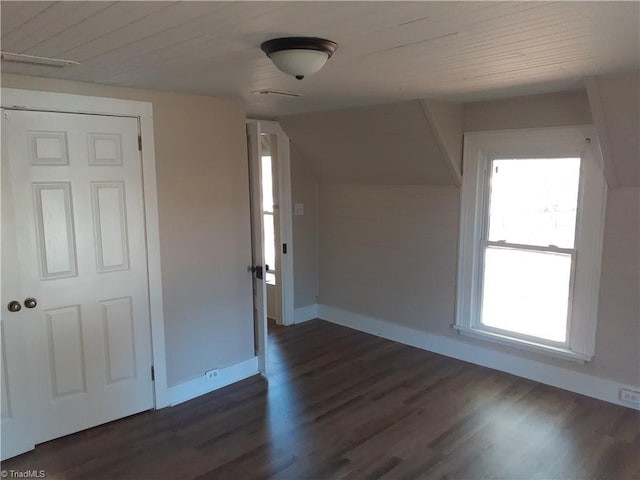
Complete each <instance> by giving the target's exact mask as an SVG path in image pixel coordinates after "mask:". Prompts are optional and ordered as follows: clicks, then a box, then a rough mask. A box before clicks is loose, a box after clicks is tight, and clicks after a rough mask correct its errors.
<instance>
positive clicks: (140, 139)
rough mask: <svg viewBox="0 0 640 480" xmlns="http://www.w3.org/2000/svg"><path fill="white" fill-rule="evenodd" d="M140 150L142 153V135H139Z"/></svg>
mask: <svg viewBox="0 0 640 480" xmlns="http://www.w3.org/2000/svg"><path fill="white" fill-rule="evenodd" d="M138 150H139V151H142V135H138Z"/></svg>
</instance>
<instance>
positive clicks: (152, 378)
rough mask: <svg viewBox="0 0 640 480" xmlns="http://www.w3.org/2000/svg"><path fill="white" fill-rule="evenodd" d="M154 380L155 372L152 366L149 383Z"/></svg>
mask: <svg viewBox="0 0 640 480" xmlns="http://www.w3.org/2000/svg"><path fill="white" fill-rule="evenodd" d="M155 379H156V371H155V370H154V368H153V365H151V381H152V382H153V381H155Z"/></svg>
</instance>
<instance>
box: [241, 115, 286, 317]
mask: <svg viewBox="0 0 640 480" xmlns="http://www.w3.org/2000/svg"><path fill="white" fill-rule="evenodd" d="M247 123H256V124H257V126H258V131H259V133H267V134H271V135H275V136H276V138H277V147H278V148H277V152H278V161H277V162H276V164H277V167H278V182H277V183H278V192H274V193H275V194H276V195H275V200H276V202H277V204H278V205H279V216H280V243H281V244H280V245H278V246H277V248H279V249H280V250H279V251H280V270H281V273H280V279H281V285H280V292H281V294H280V295H281V309H280V311H281V314H282V325H293V324H294V323H295V319H294V291H293V286H294V277H293V207H292V202H291V157H290V153H289V137H288V136H287V134H286V133H284V130H283V129H282V127H281V126H280V124H279V123H278V122H273V121H267V120H254V119H247ZM283 245H286V246H287V253H286V254H283V253H282V246H283Z"/></svg>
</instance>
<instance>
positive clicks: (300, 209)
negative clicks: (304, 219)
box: [293, 203, 304, 216]
mask: <svg viewBox="0 0 640 480" xmlns="http://www.w3.org/2000/svg"><path fill="white" fill-rule="evenodd" d="M293 214H294V215H297V216H300V215H304V203H296V204H295V205H294V206H293Z"/></svg>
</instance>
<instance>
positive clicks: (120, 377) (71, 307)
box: [2, 111, 153, 456]
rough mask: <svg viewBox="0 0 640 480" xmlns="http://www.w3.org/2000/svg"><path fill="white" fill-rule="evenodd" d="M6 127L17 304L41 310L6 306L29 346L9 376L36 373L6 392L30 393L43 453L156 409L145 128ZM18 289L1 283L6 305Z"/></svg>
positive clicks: (133, 123)
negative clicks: (78, 434) (59, 441)
mask: <svg viewBox="0 0 640 480" xmlns="http://www.w3.org/2000/svg"><path fill="white" fill-rule="evenodd" d="M3 122H4V126H3V130H4V129H6V132H7V136H6V138H7V150H8V152H7V153H8V157H9V169H10V172H9V176H10V181H11V186H12V190H13V195H12V198H11V200H12V207H13V208H12V210H13V213H14V215H15V227H11V226H10V225H9V228H14V229H15V235H16V238H17V254H18V260H19V262H18V263H19V270H20V278H19V279H18V278H16V279H15V284H16V285H18V284H19V283H20V288H19V290H20V292H19V293H18V292H16V293H15V294H14V295H17V296H18V297H19V298H18V300H20V301H23V300H24V299H25V298H27V297H33V298H35V299H37V306H36V307H34V308H32V309H27V308H24V307H23V309H22V310H21V311H20V312H17V313H15V314H12V313H9V312H7V309H6V305H3V308H4V310H3V315H2V317H3V323H5V322H4V319H5V318H7V319H8V318H11V315H15V316H16V317H17V316H18V315H20V316H21V322H22V327H23V329H24V334H25V338H24V340H25V343H26V348H25V350H24V353H23V355H19V354H17V355H11V356H9V357H7V358H6V359H5V360H6V365H7V367H9V369H10V368H11V367H12V362H25V363H26V364H27V365H28V366H29V372H30V373H29V375H28V376H27V378H22V379H18V378H11V375H7V380H6V381H7V383H8V390H9V391H10V390H11V388H12V386H13V384H14V383H15V384H16V385H18V384H28V385H29V386H30V388H31V391H32V392H33V398H32V410H33V411H32V420H33V421H32V430H33V431H32V434H33V439H34V442H35V443H40V442H43V441H46V440H50V439H52V438H56V437H59V436H62V435H66V434H69V433H72V432H75V431H78V430H82V429H85V428H89V427H92V426H95V425H98V424H101V423H104V422H108V421H111V420H114V419H117V418H121V417H124V416H127V415H131V414H133V413H137V412H140V411H143V410H147V409H150V408H152V407H153V392H152V380H151V338H150V320H149V298H148V283H147V264H146V261H147V260H146V259H147V256H146V249H145V230H144V224H145V223H144V205H143V195H142V167H141V158H140V152H139V150H138V124H137V120H136V119H133V118H123V117H106V116H97V115H79V114H65V113H48V112H23V111H6V112H5V118H4V119H3ZM2 161H3V166H4V162H6V161H7V159H6V158H3V160H2ZM3 210H4V206H3ZM3 213H4V211H3ZM2 226H3V230H4V228H5V219H4V215H3V225H2ZM3 255H4V245H3ZM3 273H4V272H3ZM11 281H12V280H11V279H8V278H6V277H4V278H3V302H4V300H5V295H4V290H5V287H4V285H5V284H6V282H11ZM13 290H17V289H16V288H14V289H13ZM9 400H10V397H9ZM3 427H4V424H3ZM3 437H4V435H3ZM5 441H6V439H5V438H3V443H4V442H5ZM4 449H5V447H4V446H3V450H4ZM3 456H4V452H3Z"/></svg>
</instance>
